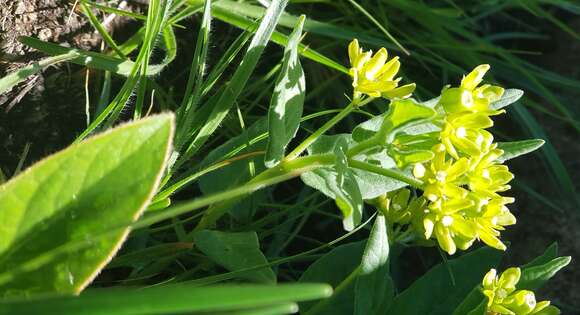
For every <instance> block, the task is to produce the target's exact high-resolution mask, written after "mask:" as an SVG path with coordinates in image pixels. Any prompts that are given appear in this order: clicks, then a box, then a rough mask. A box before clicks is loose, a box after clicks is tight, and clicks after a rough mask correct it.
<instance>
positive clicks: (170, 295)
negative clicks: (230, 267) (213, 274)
mask: <svg viewBox="0 0 580 315" xmlns="http://www.w3.org/2000/svg"><path fill="white" fill-rule="evenodd" d="M331 293H332V289H331V288H330V287H329V286H328V285H326V284H306V283H305V284H286V285H278V286H259V285H235V286H234V285H230V286H209V287H208V286H206V287H197V286H194V285H167V286H158V287H152V288H147V289H140V290H134V289H133V290H129V289H103V290H94V291H89V292H87V293H84V294H82V295H81V296H79V297H71V296H36V297H29V298H26V299H24V298H23V299H4V300H2V301H0V314H1V315H4V314H6V315H14V314H43V315H67V314H71V315H111V314H114V315H141V314H142V315H149V314H191V313H195V314H198V313H200V312H203V313H204V314H206V313H207V314H217V313H218V312H229V311H235V310H238V312H234V313H228V314H280V312H272V311H270V312H265V311H266V310H267V308H272V307H273V306H274V305H277V304H281V303H284V304H287V303H288V302H301V301H307V300H314V299H320V298H325V297H328V296H330V294H331ZM279 307H280V306H278V309H279ZM258 308H262V310H260V309H258ZM285 309H287V307H285ZM243 310H245V312H242V311H243ZM260 311H261V312H260ZM282 313H284V312H282Z"/></svg>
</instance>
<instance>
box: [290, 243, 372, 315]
mask: <svg viewBox="0 0 580 315" xmlns="http://www.w3.org/2000/svg"><path fill="white" fill-rule="evenodd" d="M364 246H365V242H364V241H361V242H356V243H349V244H345V245H341V246H338V247H337V248H335V249H333V250H332V251H330V252H329V253H328V254H326V255H324V256H322V257H321V258H319V259H318V260H317V261H315V262H314V263H313V264H312V265H310V267H308V269H306V271H305V272H304V273H303V274H302V277H300V282H324V283H328V284H329V285H331V286H333V287H334V288H335V291H336V292H335V294H334V295H333V296H332V297H330V298H329V299H328V300H324V301H321V302H319V303H324V307H323V308H322V309H320V312H319V314H333V315H352V314H353V312H354V283H353V282H350V283H348V284H347V285H346V286H343V287H340V290H338V289H339V286H340V284H341V283H342V282H343V281H344V280H345V279H347V278H348V277H349V275H351V274H352V273H353V271H354V270H355V269H356V268H357V267H358V266H359V265H360V261H361V257H362V254H363V251H364ZM313 305H314V303H311V302H309V303H301V304H300V310H301V311H302V312H303V313H307V311H308V310H309V309H310V308H312V306H313Z"/></svg>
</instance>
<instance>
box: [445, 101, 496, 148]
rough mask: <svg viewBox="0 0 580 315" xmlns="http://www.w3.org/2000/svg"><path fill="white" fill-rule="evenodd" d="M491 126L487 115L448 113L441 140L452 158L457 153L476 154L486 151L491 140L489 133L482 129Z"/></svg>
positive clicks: (491, 122) (491, 123)
mask: <svg viewBox="0 0 580 315" xmlns="http://www.w3.org/2000/svg"><path fill="white" fill-rule="evenodd" d="M491 126H493V121H492V120H491V119H490V118H489V116H487V115H485V114H482V113H473V112H459V113H454V114H449V115H447V117H446V122H445V124H444V126H443V129H442V130H441V134H440V138H441V142H442V143H443V144H444V145H445V148H446V149H447V152H448V153H449V154H450V155H451V156H453V157H454V158H456V159H458V158H459V153H463V154H464V155H470V156H476V155H480V154H481V153H482V152H487V151H488V150H489V148H490V146H491V143H492V142H493V136H492V134H491V133H489V132H487V131H485V130H483V129H484V128H489V127H491Z"/></svg>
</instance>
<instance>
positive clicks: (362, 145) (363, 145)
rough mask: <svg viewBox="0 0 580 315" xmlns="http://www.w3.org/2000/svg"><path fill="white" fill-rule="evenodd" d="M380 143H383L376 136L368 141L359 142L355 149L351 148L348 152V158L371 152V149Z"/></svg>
mask: <svg viewBox="0 0 580 315" xmlns="http://www.w3.org/2000/svg"><path fill="white" fill-rule="evenodd" d="M380 143H381V141H380V138H378V137H376V136H375V137H372V138H369V139H367V140H364V141H362V142H359V143H358V144H356V145H355V146H354V147H352V148H350V149H349V150H348V152H347V153H346V156H348V157H349V158H351V157H354V156H357V155H358V154H360V153H362V152H364V151H366V150H369V149H371V148H373V147H375V146H377V145H379V144H380Z"/></svg>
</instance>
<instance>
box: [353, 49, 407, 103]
mask: <svg viewBox="0 0 580 315" xmlns="http://www.w3.org/2000/svg"><path fill="white" fill-rule="evenodd" d="M388 56H389V55H388V53H387V50H386V49H385V48H381V49H379V51H378V52H376V53H375V54H374V55H373V52H372V51H371V50H369V51H364V50H363V49H362V48H361V47H360V46H359V43H358V40H356V39H353V41H352V42H351V43H350V44H349V45H348V57H349V60H350V66H351V68H350V69H349V74H350V75H351V77H352V79H353V80H352V86H353V88H354V96H355V98H360V97H361V95H362V94H366V95H368V96H370V97H381V96H382V97H384V98H388V99H393V98H406V97H409V96H410V95H411V94H412V93H413V91H414V90H415V83H411V84H407V85H403V86H400V87H398V85H399V81H401V78H400V77H399V78H395V76H396V75H397V72H399V68H400V67H401V63H400V62H399V57H394V58H392V59H391V60H388Z"/></svg>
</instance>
